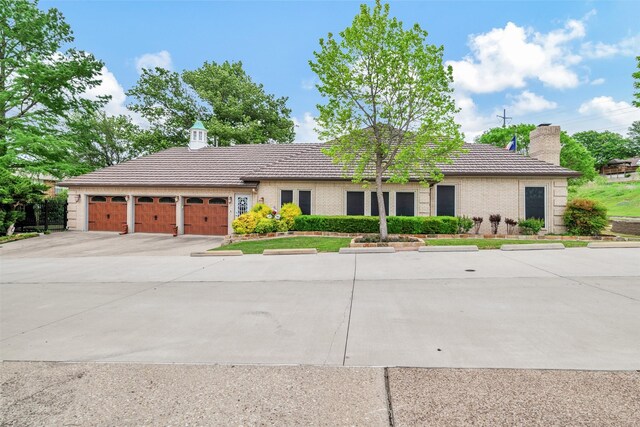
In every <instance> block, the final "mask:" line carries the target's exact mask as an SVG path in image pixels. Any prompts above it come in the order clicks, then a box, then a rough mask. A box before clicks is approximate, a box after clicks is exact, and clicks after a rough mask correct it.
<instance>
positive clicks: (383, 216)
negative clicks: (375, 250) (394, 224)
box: [376, 166, 388, 240]
mask: <svg viewBox="0 0 640 427" xmlns="http://www.w3.org/2000/svg"><path fill="white" fill-rule="evenodd" d="M376 195H377V198H378V215H379V217H380V240H387V237H388V233H387V212H386V210H385V207H384V194H383V193H382V167H381V166H376Z"/></svg>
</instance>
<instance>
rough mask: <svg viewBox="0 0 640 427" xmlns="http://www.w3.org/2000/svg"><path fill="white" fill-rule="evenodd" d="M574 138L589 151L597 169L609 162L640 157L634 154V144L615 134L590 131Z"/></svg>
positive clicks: (575, 135) (580, 133)
mask: <svg viewBox="0 0 640 427" xmlns="http://www.w3.org/2000/svg"><path fill="white" fill-rule="evenodd" d="M573 138H574V139H575V140H576V141H578V142H579V143H580V144H582V145H584V146H585V147H586V149H587V150H589V152H590V153H591V155H592V156H593V158H594V159H595V164H596V167H597V168H601V167H602V166H604V165H605V164H606V163H607V162H608V161H609V160H613V159H624V158H627V157H631V156H634V155H640V153H638V152H634V150H633V144H631V143H630V141H629V140H628V139H626V138H625V137H623V136H622V135H620V134H617V133H615V132H610V131H604V132H596V131H594V130H590V131H585V132H578V133H575V134H573Z"/></svg>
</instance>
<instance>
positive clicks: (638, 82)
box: [632, 56, 640, 108]
mask: <svg viewBox="0 0 640 427" xmlns="http://www.w3.org/2000/svg"><path fill="white" fill-rule="evenodd" d="M636 61H638V65H637V67H636V72H635V73H633V74H632V77H633V87H634V88H635V89H636V92H635V93H634V94H633V97H634V98H635V99H634V100H633V105H635V106H636V107H638V108H640V56H636Z"/></svg>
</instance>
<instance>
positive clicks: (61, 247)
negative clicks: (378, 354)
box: [0, 231, 223, 258]
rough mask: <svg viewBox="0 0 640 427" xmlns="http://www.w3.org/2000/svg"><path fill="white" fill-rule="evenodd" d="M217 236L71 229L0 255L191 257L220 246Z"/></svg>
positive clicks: (4, 247)
mask: <svg viewBox="0 0 640 427" xmlns="http://www.w3.org/2000/svg"><path fill="white" fill-rule="evenodd" d="M222 240H223V238H222V237H218V236H184V235H183V236H178V237H173V236H171V235H167V234H149V233H134V234H125V235H122V236H121V235H119V234H118V233H111V232H101V231H92V232H90V233H83V232H77V231H68V232H64V233H51V234H49V235H43V236H40V237H37V238H32V239H26V240H21V241H18V242H12V243H8V244H5V245H2V247H0V256H2V257H11V258H38V257H46V258H67V257H97V256H106V257H110V256H157V255H161V256H189V254H190V253H191V252H195V251H202V250H206V249H211V248H215V247H218V246H220V243H221V242H222Z"/></svg>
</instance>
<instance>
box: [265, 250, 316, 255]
mask: <svg viewBox="0 0 640 427" xmlns="http://www.w3.org/2000/svg"><path fill="white" fill-rule="evenodd" d="M317 253H318V250H317V249H316V248H309V249H265V250H264V251H262V255H315V254H317Z"/></svg>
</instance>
